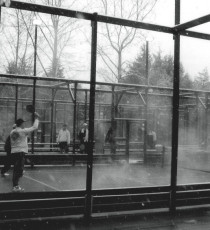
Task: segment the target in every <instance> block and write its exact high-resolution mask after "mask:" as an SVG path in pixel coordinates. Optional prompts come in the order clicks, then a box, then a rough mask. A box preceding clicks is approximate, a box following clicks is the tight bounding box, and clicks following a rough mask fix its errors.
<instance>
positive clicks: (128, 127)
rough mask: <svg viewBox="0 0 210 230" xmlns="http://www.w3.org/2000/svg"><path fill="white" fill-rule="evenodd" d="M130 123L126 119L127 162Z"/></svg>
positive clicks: (127, 157) (127, 158)
mask: <svg viewBox="0 0 210 230" xmlns="http://www.w3.org/2000/svg"><path fill="white" fill-rule="evenodd" d="M129 142H130V123H129V121H128V120H126V151H125V154H126V161H127V163H129Z"/></svg>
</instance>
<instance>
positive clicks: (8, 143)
mask: <svg viewBox="0 0 210 230" xmlns="http://www.w3.org/2000/svg"><path fill="white" fill-rule="evenodd" d="M12 128H13V129H15V128H16V125H15V124H14V125H13V127H12ZM4 151H5V152H6V159H5V163H4V167H3V168H2V169H1V176H2V177H6V176H9V174H8V173H7V172H8V171H9V170H10V168H11V164H12V162H11V141H10V135H9V136H8V137H7V139H6V141H5V144H4Z"/></svg>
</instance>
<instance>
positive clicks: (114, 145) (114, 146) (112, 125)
mask: <svg viewBox="0 0 210 230" xmlns="http://www.w3.org/2000/svg"><path fill="white" fill-rule="evenodd" d="M114 89H115V86H112V105H111V127H112V131H113V139H114V143H112V144H111V154H116V139H115V138H116V121H115V93H114Z"/></svg>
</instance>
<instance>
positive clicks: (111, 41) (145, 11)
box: [98, 0, 157, 81]
mask: <svg viewBox="0 0 210 230" xmlns="http://www.w3.org/2000/svg"><path fill="white" fill-rule="evenodd" d="M156 2H157V0H101V3H102V7H103V10H104V14H105V15H109V16H114V17H118V18H124V19H128V20H135V21H144V20H145V19H146V18H147V17H148V15H150V13H151V12H152V10H153V8H154V6H155V4H156ZM137 32H138V31H137V29H135V28H128V27H125V26H118V25H109V24H106V25H105V27H104V28H102V31H101V36H102V37H103V39H104V40H105V41H106V42H104V43H103V44H99V45H98V53H99V55H100V57H101V58H102V60H103V62H104V63H105V65H106V66H107V68H108V69H109V71H110V73H111V76H112V79H113V78H114V81H116V80H117V81H120V79H121V78H122V76H123V70H124V68H125V61H124V60H123V54H124V51H125V50H126V49H127V48H128V47H129V46H130V45H131V44H132V42H134V39H135V38H136V37H137Z"/></svg>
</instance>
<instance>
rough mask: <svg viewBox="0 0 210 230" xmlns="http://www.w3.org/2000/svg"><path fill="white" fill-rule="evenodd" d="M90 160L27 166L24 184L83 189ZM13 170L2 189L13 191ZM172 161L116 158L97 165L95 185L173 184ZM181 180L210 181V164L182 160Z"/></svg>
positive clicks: (28, 189) (2, 182)
mask: <svg viewBox="0 0 210 230" xmlns="http://www.w3.org/2000/svg"><path fill="white" fill-rule="evenodd" d="M86 171H87V166H86V164H85V163H84V164H79V165H76V166H72V165H69V166H68V165H64V166H62V165H50V166H36V165H35V167H34V168H30V167H29V166H26V167H25V172H24V175H23V177H22V178H21V179H20V185H21V186H22V187H23V188H24V189H25V192H38V191H39V192H40V191H65V190H81V189H85V188H86ZM12 172H13V170H12V169H11V170H10V171H9V174H10V175H9V176H7V177H6V178H3V177H1V178H0V193H8V192H11V189H12ZM170 173H171V168H170V165H165V166H164V167H161V165H160V164H157V165H149V164H148V165H144V164H143V163H141V164H140V163H138V164H133V163H130V164H128V163H126V162H125V161H122V162H117V163H116V162H115V163H110V164H95V165H93V180H92V183H93V186H92V187H93V189H105V188H123V187H125V188H126V187H147V186H162V185H169V184H170ZM177 181H178V184H193V183H208V182H210V168H209V167H208V164H207V163H206V165H205V167H204V166H202V165H200V166H199V164H197V168H196V167H192V165H189V164H179V167H178V176H177Z"/></svg>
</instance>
